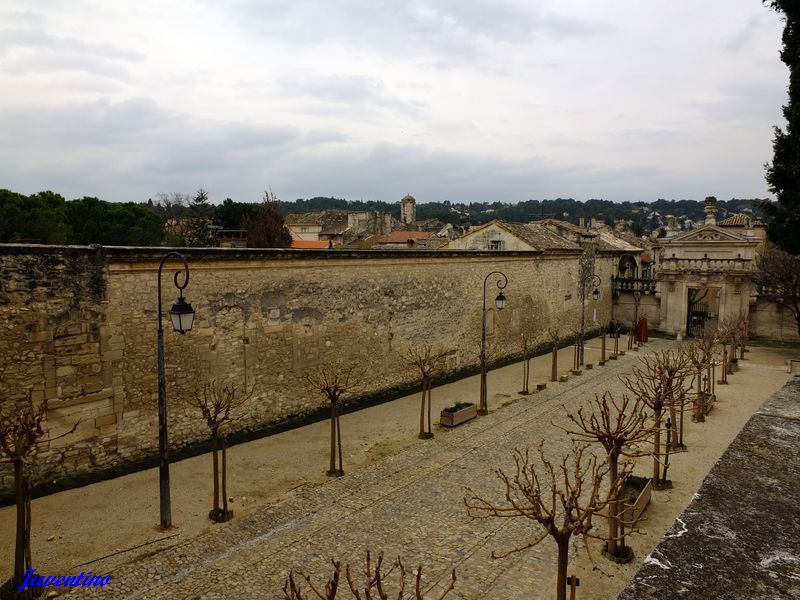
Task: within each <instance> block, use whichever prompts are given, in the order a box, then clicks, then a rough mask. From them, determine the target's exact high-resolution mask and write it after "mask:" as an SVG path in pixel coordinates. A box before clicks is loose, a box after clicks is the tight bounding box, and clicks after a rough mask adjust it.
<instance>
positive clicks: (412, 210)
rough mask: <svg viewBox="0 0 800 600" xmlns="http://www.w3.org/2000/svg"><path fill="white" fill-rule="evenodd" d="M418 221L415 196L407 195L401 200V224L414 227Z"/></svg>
mask: <svg viewBox="0 0 800 600" xmlns="http://www.w3.org/2000/svg"><path fill="white" fill-rule="evenodd" d="M416 220H417V201H416V200H415V199H414V196H411V195H410V194H406V195H405V196H404V197H403V199H402V200H400V222H401V223H402V224H403V225H408V226H412V225H414V223H415V222H416Z"/></svg>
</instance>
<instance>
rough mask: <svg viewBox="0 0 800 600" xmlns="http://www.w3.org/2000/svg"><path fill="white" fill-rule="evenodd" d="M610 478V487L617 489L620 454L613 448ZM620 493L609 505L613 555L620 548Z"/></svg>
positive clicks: (609, 543)
mask: <svg viewBox="0 0 800 600" xmlns="http://www.w3.org/2000/svg"><path fill="white" fill-rule="evenodd" d="M608 479H609V486H610V489H612V490H613V489H615V486H616V485H617V479H619V455H618V454H616V451H615V450H612V451H611V452H610V453H609V455H608ZM619 495H620V491H618V492H617V493H616V495H615V497H614V498H613V499H612V500H611V502H610V503H609V505H608V538H609V539H608V553H609V554H610V555H611V556H617V553H618V552H619V550H618V549H617V535H618V534H617V531H618V527H617V526H618V524H619V521H618V519H619Z"/></svg>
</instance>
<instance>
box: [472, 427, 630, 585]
mask: <svg viewBox="0 0 800 600" xmlns="http://www.w3.org/2000/svg"><path fill="white" fill-rule="evenodd" d="M543 445H544V443H542V444H540V445H539V461H538V463H539V464H536V465H533V464H532V463H531V462H530V458H529V455H528V454H529V453H528V450H524V451H522V450H519V449H517V450H515V451H514V455H513V456H514V463H515V466H516V469H515V472H514V473H513V475H509V474H506V473H505V472H504V471H503V470H502V469H495V470H494V472H495V474H496V475H497V477H498V478H499V479H500V481H502V482H503V486H504V488H505V490H504V496H503V497H504V499H503V500H500V501H490V500H486V499H484V498H482V497H480V496H478V495H477V494H476V493H475V492H474V491H472V490H471V489H469V488H467V493H468V496H467V497H466V498H464V504H465V505H466V507H467V511H468V512H469V515H470V516H471V517H473V518H485V517H506V518H516V517H524V518H527V519H530V520H532V521H534V522H536V523H538V524H539V525H541V526H542V528H543V531H542V532H541V533H540V534H539V535H537V536H536V538H535V539H534V540H533V541H532V542H530V543H528V544H525V545H524V546H521V547H518V548H512V549H511V550H508V551H507V552H504V553H502V554H496V553H494V552H492V558H502V557H505V556H508V555H509V554H512V553H514V552H521V551H523V550H527V549H528V548H532V547H533V546H535V545H537V544H539V543H540V542H541V541H542V540H544V539H545V538H546V537H547V536H548V535H549V536H551V537H552V538H553V539H554V540H555V542H556V545H557V546H558V575H557V581H556V598H557V599H558V600H566V592H567V566H568V561H569V542H570V539H571V538H572V536H573V535H577V536H581V537H582V538H583V541H584V545H585V547H586V551H587V552H588V553H589V557H590V558H591V552H590V551H589V545H588V543H587V538H588V537H592V538H597V539H605V538H604V537H602V536H600V535H595V534H593V533H592V530H593V528H594V517H595V515H598V514H601V511H602V510H603V509H605V508H606V507H607V506H608V505H609V503H610V502H611V501H612V499H613V498H616V497H618V494H619V486H621V482H622V481H624V479H625V478H626V477H627V475H628V474H629V470H628V469H629V467H628V466H625V467H624V468H623V472H622V473H620V474H619V479H618V487H617V488H609V489H608V490H607V491H606V492H605V493H601V487H602V482H603V479H604V478H605V476H606V474H607V473H608V471H609V467H608V465H607V464H598V462H597V457H596V456H594V455H591V454H589V455H588V456H587V453H586V448H587V447H586V446H583V445H577V444H573V447H572V451H571V452H570V453H568V454H566V455H565V456H563V458H562V459H561V461H560V462H559V463H557V464H554V463H553V462H551V461H550V460H548V458H547V457H546V456H545V453H544V450H543Z"/></svg>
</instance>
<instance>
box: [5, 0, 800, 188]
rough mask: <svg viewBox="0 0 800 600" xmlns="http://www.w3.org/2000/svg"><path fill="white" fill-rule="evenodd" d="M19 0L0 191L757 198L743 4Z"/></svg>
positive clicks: (753, 43)
mask: <svg viewBox="0 0 800 600" xmlns="http://www.w3.org/2000/svg"><path fill="white" fill-rule="evenodd" d="M29 6H30V5H29V3H27V2H23V1H22V0H12V1H10V2H6V3H4V4H3V6H2V7H0V89H2V90H3V94H0V128H2V130H3V132H4V136H3V138H4V139H3V140H2V141H0V185H2V186H4V187H9V188H11V189H14V190H17V191H20V192H26V193H30V192H34V191H37V190H38V189H42V188H51V189H56V190H58V191H61V192H62V193H64V194H65V195H66V196H68V197H73V196H81V195H99V196H101V197H108V198H109V199H117V200H139V199H143V198H147V197H151V196H153V195H155V194H156V193H157V192H160V191H164V192H169V191H189V190H192V189H196V188H198V187H201V186H203V187H206V188H208V189H210V190H211V191H212V197H213V198H214V199H215V200H220V199H222V198H224V197H226V196H231V197H234V198H237V199H256V198H258V197H259V195H260V190H262V189H263V188H264V187H265V186H266V185H271V186H272V188H273V190H275V192H276V193H277V194H278V195H279V196H282V197H284V198H294V197H310V196H314V195H328V194H331V195H336V196H340V197H341V196H346V197H352V198H361V197H364V198H380V199H386V200H396V199H397V198H399V197H401V196H402V195H403V194H405V193H407V192H411V193H413V194H414V195H415V196H416V197H417V198H418V199H419V200H421V201H425V200H441V199H450V200H454V201H457V200H465V201H470V200H508V201H514V200H525V199H528V198H543V197H552V196H556V195H560V196H574V197H576V198H588V197H604V198H609V199H616V200H634V199H644V200H648V199H654V198H657V197H666V198H672V197H675V198H680V197H696V198H700V197H703V196H705V195H709V194H714V195H717V196H718V197H721V198H725V197H730V196H738V197H743V196H759V197H763V196H765V195H767V192H766V185H765V183H764V180H763V168H762V165H763V163H764V162H766V161H768V160H770V148H771V137H772V129H771V128H772V125H773V124H780V123H781V122H782V117H781V114H780V105H781V104H782V103H783V102H784V101H785V90H786V84H787V80H788V75H787V71H786V69H785V68H784V67H783V65H782V64H781V63H780V62H779V59H778V49H779V46H780V35H781V27H782V24H781V22H780V19H779V18H778V16H777V15H776V14H775V13H773V12H770V11H769V10H768V9H767V8H765V7H764V6H762V5H760V4H759V3H758V2H751V1H750V0H708V1H706V2H703V3H695V4H694V5H692V7H691V10H690V9H689V8H687V5H686V4H684V3H673V2H668V1H667V0H657V1H654V2H646V3H645V2H637V1H636V0H623V1H621V2H614V3H598V2H592V1H590V0H569V1H562V2H556V1H555V0H543V1H541V2H536V3H531V2H529V1H528V0H471V1H463V0H440V1H437V2H434V1H429V0H409V1H408V2H394V1H392V0H376V1H375V2H355V1H354V0H339V1H335V2H322V1H321V0H297V1H295V2H291V3H290V2H283V1H281V2H278V1H272V2H265V1H263V0H232V1H231V2H226V3H219V2H214V1H211V0H205V1H204V2H192V1H190V0H174V1H173V2H170V3H163V2H157V1H156V0H141V1H140V2H136V3H115V2H101V1H100V0H74V1H71V2H66V1H62V0H49V1H48V2H46V3H45V2H43V3H37V4H36V5H35V6H36V9H35V10H34V9H30V8H29Z"/></svg>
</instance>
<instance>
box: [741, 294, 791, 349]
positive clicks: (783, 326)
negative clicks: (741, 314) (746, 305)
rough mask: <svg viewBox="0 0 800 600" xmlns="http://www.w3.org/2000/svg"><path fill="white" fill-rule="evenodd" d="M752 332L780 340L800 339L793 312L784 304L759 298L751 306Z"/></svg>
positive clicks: (750, 324)
mask: <svg viewBox="0 0 800 600" xmlns="http://www.w3.org/2000/svg"><path fill="white" fill-rule="evenodd" d="M749 326H750V333H751V334H752V335H753V336H756V337H760V338H766V339H768V340H776V341H780V342H793V343H796V342H798V341H800V337H798V335H797V322H796V321H795V320H794V316H792V313H791V312H790V311H789V310H788V309H786V308H783V307H782V306H779V305H777V304H775V303H774V302H769V301H767V300H763V299H760V298H759V299H758V300H757V301H756V302H755V303H754V304H752V305H751V306H750V322H749Z"/></svg>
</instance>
